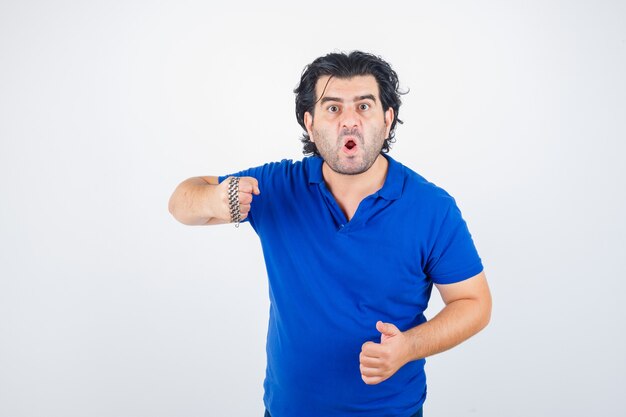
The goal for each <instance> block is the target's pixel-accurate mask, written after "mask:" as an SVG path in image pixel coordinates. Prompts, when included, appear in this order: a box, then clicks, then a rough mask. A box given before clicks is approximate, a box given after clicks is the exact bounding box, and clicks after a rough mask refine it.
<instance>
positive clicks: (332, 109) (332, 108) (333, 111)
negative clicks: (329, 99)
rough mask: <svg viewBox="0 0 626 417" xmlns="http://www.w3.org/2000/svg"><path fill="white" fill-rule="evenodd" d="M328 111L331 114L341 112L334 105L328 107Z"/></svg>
mask: <svg viewBox="0 0 626 417" xmlns="http://www.w3.org/2000/svg"><path fill="white" fill-rule="evenodd" d="M328 111H329V112H331V113H337V112H338V111H339V106H335V105H334V104H333V105H332V106H328Z"/></svg>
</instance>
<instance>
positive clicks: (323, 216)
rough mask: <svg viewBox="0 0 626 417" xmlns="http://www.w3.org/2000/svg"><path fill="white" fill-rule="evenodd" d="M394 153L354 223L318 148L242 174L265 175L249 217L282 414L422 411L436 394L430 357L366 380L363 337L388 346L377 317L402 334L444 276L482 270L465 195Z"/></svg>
mask: <svg viewBox="0 0 626 417" xmlns="http://www.w3.org/2000/svg"><path fill="white" fill-rule="evenodd" d="M385 157H386V158H387V160H388V161H389V168H388V171H387V177H386V179H385V183H384V185H383V187H382V188H381V189H380V190H378V191H377V192H376V193H374V194H372V195H370V196H368V197H366V198H365V199H364V200H363V201H362V202H361V204H360V205H359V207H358V209H357V211H356V213H355V215H354V217H353V218H352V219H351V220H350V221H348V220H347V219H346V217H345V215H344V214H343V212H342V211H341V209H340V208H339V205H338V204H337V202H336V200H335V198H334V197H333V195H332V194H331V193H330V191H329V190H328V188H327V187H326V184H325V182H324V179H323V176H322V163H323V161H322V159H321V158H319V157H308V158H304V159H303V160H302V161H296V162H293V161H290V160H283V161H281V162H275V163H269V164H266V165H263V166H260V167H256V168H251V169H248V170H245V171H241V172H239V173H236V174H233V175H235V176H250V177H254V178H256V179H257V180H258V181H259V188H260V190H261V194H260V195H259V196H255V197H254V199H253V202H252V207H251V211H250V214H249V217H248V219H247V220H249V222H250V224H251V225H252V227H253V228H254V230H255V231H256V233H257V234H258V235H259V238H260V239H261V245H262V247H263V254H264V256H265V263H266V267H267V274H268V278H269V296H270V316H269V328H268V333H267V370H266V377H265V383H264V388H265V396H264V402H265V406H266V408H267V409H268V410H269V412H270V413H271V414H272V417H320V416H324V417H332V416H348V415H355V416H357V415H358V416H364V417H365V416H368V417H383V416H390V417H391V416H393V417H405V416H406V417H408V416H410V415H412V414H413V413H415V412H416V411H417V410H418V409H419V408H420V407H421V406H422V404H423V402H424V400H425V398H426V377H425V374H424V362H425V361H424V360H423V359H422V360H418V361H413V362H410V363H408V364H407V365H405V366H404V367H402V368H401V369H400V370H399V371H398V372H397V373H396V374H394V375H393V376H392V377H391V378H389V379H388V380H386V381H384V382H382V383H380V384H378V385H367V384H365V383H364V382H363V380H362V379H361V374H360V371H359V354H360V351H361V346H362V345H363V343H365V342H366V341H375V342H377V343H380V333H379V332H378V331H377V330H376V322H377V321H378V320H382V321H383V322H389V323H393V324H395V325H396V326H397V327H398V328H399V329H400V330H401V331H405V330H408V329H410V328H412V327H414V326H417V325H419V324H421V323H423V322H425V321H426V319H425V317H424V315H423V312H424V310H425V309H426V307H427V305H428V299H429V297H430V294H431V289H432V285H433V283H439V284H449V283H454V282H458V281H461V280H464V279H467V278H470V277H472V276H474V275H476V274H478V273H480V272H481V271H482V269H483V267H482V264H481V260H480V258H479V256H478V253H477V251H476V249H475V247H474V244H473V242H472V238H471V236H470V233H469V231H468V229H467V226H466V224H465V221H464V220H463V218H462V217H461V212H460V211H459V209H458V208H457V206H456V203H455V201H454V199H453V198H452V197H451V196H450V195H449V194H448V193H446V192H445V191H444V190H442V189H441V188H439V187H437V186H435V185H434V184H432V183H430V182H428V181H426V180H425V179H424V178H423V177H421V176H420V175H418V174H416V173H415V172H413V171H411V170H410V169H408V168H407V167H405V166H403V165H402V164H400V163H398V162H396V161H395V160H394V159H392V158H391V157H390V156H388V155H385ZM225 178H226V176H224V177H220V182H221V181H222V180H224V179H225Z"/></svg>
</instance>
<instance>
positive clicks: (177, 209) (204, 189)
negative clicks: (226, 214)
mask: <svg viewBox="0 0 626 417" xmlns="http://www.w3.org/2000/svg"><path fill="white" fill-rule="evenodd" d="M217 184H218V182H217V178H216V177H193V178H189V179H187V180H185V181H183V182H182V183H180V184H179V185H178V187H176V189H175V190H174V192H173V193H172V196H171V197H170V200H169V211H170V213H171V214H172V216H174V218H175V219H176V220H178V221H179V222H181V223H183V224H186V225H204V224H211V221H212V220H214V219H215V217H216V213H215V211H216V210H215V209H214V207H215V202H214V201H213V200H215V199H216V198H217V196H216V193H215V189H216V186H217Z"/></svg>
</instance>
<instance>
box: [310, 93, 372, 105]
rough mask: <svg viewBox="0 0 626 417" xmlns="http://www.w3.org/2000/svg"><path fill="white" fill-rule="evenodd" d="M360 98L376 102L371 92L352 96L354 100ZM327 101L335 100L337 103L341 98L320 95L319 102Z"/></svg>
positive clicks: (359, 99) (341, 100)
mask: <svg viewBox="0 0 626 417" xmlns="http://www.w3.org/2000/svg"><path fill="white" fill-rule="evenodd" d="M361 100H372V101H373V102H374V103H376V97H374V95H373V94H365V95H363V96H356V97H354V101H361ZM327 101H337V102H339V103H343V99H342V98H339V97H322V99H321V100H320V104H324V103H326V102H327Z"/></svg>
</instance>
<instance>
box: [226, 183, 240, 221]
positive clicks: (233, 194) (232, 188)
mask: <svg viewBox="0 0 626 417" xmlns="http://www.w3.org/2000/svg"><path fill="white" fill-rule="evenodd" d="M228 208H229V209H230V221H231V223H235V227H239V223H240V222H241V206H240V205H239V177H230V179H229V180H228Z"/></svg>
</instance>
